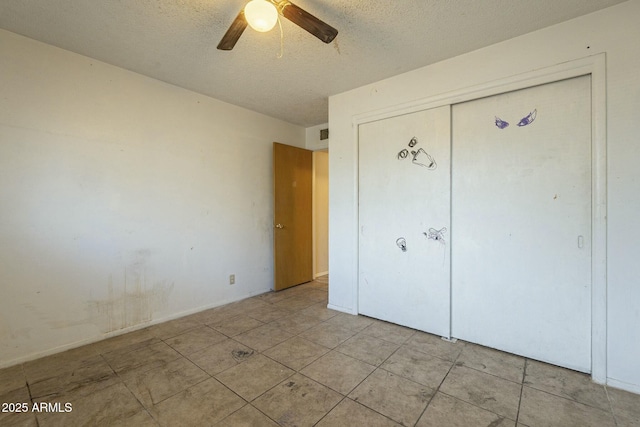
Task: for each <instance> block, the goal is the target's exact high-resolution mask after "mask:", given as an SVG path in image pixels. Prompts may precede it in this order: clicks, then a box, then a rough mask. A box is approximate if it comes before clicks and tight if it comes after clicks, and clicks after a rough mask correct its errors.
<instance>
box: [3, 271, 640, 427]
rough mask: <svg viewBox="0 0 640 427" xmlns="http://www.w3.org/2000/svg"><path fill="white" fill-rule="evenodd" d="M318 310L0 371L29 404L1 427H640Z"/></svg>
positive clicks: (587, 392) (297, 305)
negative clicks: (44, 407)
mask: <svg viewBox="0 0 640 427" xmlns="http://www.w3.org/2000/svg"><path fill="white" fill-rule="evenodd" d="M321 279H322V278H321ZM326 305H327V284H326V279H325V280H319V281H315V282H311V283H308V284H305V285H302V286H298V287H295V288H291V289H288V290H285V291H282V292H278V293H268V294H264V295H260V296H257V297H253V298H249V299H246V300H243V301H240V302H237V303H234V304H230V305H227V306H224V307H219V308H215V309H212V310H207V311H204V312H201V313H198V314H195V315H192V316H188V317H185V318H181V319H178V320H173V321H170V322H166V323H163V324H159V325H155V326H152V327H149V328H147V329H144V330H140V331H136V332H132V333H129V334H126V335H122V336H118V337H115V338H111V339H108V340H105V341H101V342H98V343H95V344H92V345H88V346H84V347H81V348H77V349H74V350H70V351H67V352H65V353H61V354H57V355H53V356H50V357H46V358H42V359H39V360H35V361H32V362H28V363H24V364H23V365H19V366H14V367H10V368H7V369H4V370H0V402H3V403H18V402H24V403H28V405H29V412H27V413H21V414H15V413H7V412H0V425H2V426H14V425H16V426H18V425H19V426H65V427H66V426H75V425H91V426H93V425H105V426H106V425H108V426H156V425H161V426H211V425H215V426H277V425H282V426H314V425H315V426H319V427H327V426H367V427H374V426H398V425H404V426H417V427H446V426H474V427H475V426H487V427H498V426H502V427H504V426H513V427H515V426H519V427H525V426H526V427H538V426H558V427H570V426H580V427H589V426H593V427H606V426H618V427H622V426H640V396H637V395H634V394H631V393H627V392H623V391H620V390H616V389H612V388H605V387H603V386H599V385H596V384H593V383H591V382H590V380H589V377H588V376H586V375H583V374H580V373H577V372H573V371H569V370H566V369H562V368H558V367H555V366H550V365H547V364H544V363H540V362H536V361H533V360H528V359H525V358H522V357H518V356H514V355H510V354H506V353H502V352H499V351H495V350H491V349H488V348H485V347H481V346H478V345H474V344H470V343H464V342H461V341H458V342H457V343H450V342H447V341H443V340H441V339H440V338H439V337H436V336H433V335H430V334H426V333H423V332H418V331H414V330H412V329H408V328H403V327H400V326H397V325H393V324H390V323H385V322H381V321H378V320H374V319H370V318H367V317H362V316H351V315H347V314H342V313H339V312H336V311H332V310H329V309H327V308H326ZM42 403H44V404H45V405H47V404H51V405H49V406H48V407H49V408H52V409H57V410H60V412H46V411H43V412H33V410H32V409H33V404H37V405H41V404H42ZM56 403H59V404H60V406H58V407H57V406H56V405H55V404H56ZM66 403H69V404H71V409H72V411H71V412H62V411H63V410H65V406H64V405H65V404H66ZM4 409H8V408H4Z"/></svg>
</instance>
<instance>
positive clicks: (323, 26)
mask: <svg viewBox="0 0 640 427" xmlns="http://www.w3.org/2000/svg"><path fill="white" fill-rule="evenodd" d="M280 7H281V9H280V10H281V12H280V13H282V15H283V16H284V17H285V18H287V19H288V20H289V21H291V22H293V23H294V24H296V25H297V26H299V27H300V28H302V29H304V30H307V31H308V32H310V33H311V34H313V35H314V36H316V37H317V38H319V39H320V40H322V41H323V42H325V43H331V42H332V41H333V39H335V38H336V36H337V35H338V30H336V29H335V28H333V27H332V26H331V25H329V24H327V23H325V22H323V21H321V20H319V19H318V18H316V17H315V16H313V15H312V14H310V13H309V12H307V11H306V10H304V9H301V8H300V7H298V6H296V5H295V4H293V3H291V2H288V1H286V2H284V4H283V5H282V6H280Z"/></svg>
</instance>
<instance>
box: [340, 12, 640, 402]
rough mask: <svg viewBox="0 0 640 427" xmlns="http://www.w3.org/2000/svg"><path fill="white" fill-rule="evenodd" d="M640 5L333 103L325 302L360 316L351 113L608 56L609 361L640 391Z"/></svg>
mask: <svg viewBox="0 0 640 427" xmlns="http://www.w3.org/2000/svg"><path fill="white" fill-rule="evenodd" d="M638 22H640V0H632V1H629V2H626V3H623V4H620V5H618V6H614V7H612V8H609V9H605V10H603V11H600V12H597V13H594V14H590V15H587V16H584V17H581V18H578V19H574V20H571V21H567V22H565V23H562V24H559V25H555V26H552V27H549V28H546V29H543V30H540V31H536V32H534V33H530V34H527V35H524V36H521V37H518V38H515V39H512V40H508V41H506V42H503V43H499V44H496V45H493V46H490V47H487V48H485V49H480V50H478V51H475V52H471V53H469V54H465V55H461V56H458V57H456V58H453V59H450V60H447V61H443V62H440V63H437V64H434V65H431V66H428V67H424V68H421V69H418V70H415V71H412V72H409V73H406V74H403V75H399V76H396V77H393V78H390V79H387V80H383V81H380V82H377V83H374V84H371V85H367V86H364V87H361V88H358V89H355V90H352V91H349V92H345V93H343V94H339V95H336V96H332V97H330V99H329V123H330V128H331V139H330V141H331V142H330V150H329V176H330V189H331V191H330V201H329V204H330V207H331V209H330V213H329V224H330V225H329V226H330V237H329V247H330V253H329V268H330V271H331V283H330V292H329V303H330V305H331V306H332V307H334V308H338V309H341V310H343V311H347V312H353V313H355V312H357V261H358V259H357V256H358V251H357V248H358V223H357V218H358V213H357V204H358V197H357V185H358V184H357V176H358V175H357V164H358V158H357V153H358V151H357V142H356V140H355V138H354V129H353V127H352V119H353V117H354V116H357V115H360V114H363V113H367V112H371V111H376V110H381V109H388V108H390V107H392V106H395V105H401V104H406V103H408V102H410V101H414V100H419V99H427V98H432V97H435V96H438V95H440V94H445V93H447V92H452V91H459V90H461V89H463V88H466V87H474V86H477V85H481V84H487V83H489V82H494V81H495V82H498V83H499V81H500V80H501V79H505V78H508V77H512V76H515V75H518V74H521V73H526V72H530V71H532V70H537V69H541V68H545V67H549V66H553V65H557V64H561V63H563V62H566V61H571V60H574V59H579V58H584V57H586V56H589V55H594V54H597V53H601V52H605V53H606V61H607V70H606V72H607V146H608V153H607V155H608V174H607V186H608V187H607V190H608V205H607V208H608V238H607V249H608V261H607V274H608V283H607V285H608V300H607V301H608V309H607V310H608V328H607V340H608V359H607V360H608V363H607V376H608V382H609V384H611V385H614V386H617V387H621V388H626V389H628V390H632V391H635V392H640V364H639V363H638V360H640V327H638V325H640V286H639V285H638V283H639V281H638V277H640V263H638V262H637V255H638V254H639V253H640V222H639V221H638V219H637V218H638V212H639V211H640V186H639V185H638V183H639V182H640V172H639V169H638V167H637V159H638V158H640V143H639V142H638V141H639V135H640V121H638V118H637V115H638V112H640V73H639V72H638V70H639V69H640V44H639V43H638V40H640V26H639V25H638Z"/></svg>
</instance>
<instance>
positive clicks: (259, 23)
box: [244, 0, 278, 33]
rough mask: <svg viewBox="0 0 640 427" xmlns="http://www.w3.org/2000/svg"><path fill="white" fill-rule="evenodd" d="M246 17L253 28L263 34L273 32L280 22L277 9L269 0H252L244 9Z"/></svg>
mask: <svg viewBox="0 0 640 427" xmlns="http://www.w3.org/2000/svg"><path fill="white" fill-rule="evenodd" d="M244 16H245V18H246V19H247V22H248V23H249V25H250V26H251V28H253V29H254V30H256V31H259V32H261V33H265V32H267V31H269V30H271V29H272V28H273V27H274V26H275V25H276V22H278V11H277V10H276V7H275V6H274V5H273V4H272V3H270V2H268V1H267V0H251V1H250V2H249V3H247V5H246V6H245V7H244Z"/></svg>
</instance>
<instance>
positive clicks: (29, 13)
mask: <svg viewBox="0 0 640 427" xmlns="http://www.w3.org/2000/svg"><path fill="white" fill-rule="evenodd" d="M246 1H248V0H1V1H0V28H4V29H6V30H9V31H12V32H15V33H18V34H22V35H25V36H27V37H30V38H33V39H36V40H40V41H43V42H45V43H48V44H51V45H54V46H58V47H61V48H63V49H67V50H70V51H73V52H77V53H79V54H82V55H86V56H89V57H92V58H95V59H98V60H101V61H104V62H107V63H109V64H113V65H116V66H119V67H122V68H126V69H128V70H132V71H135V72H138V73H140V74H144V75H147V76H150V77H153V78H156V79H159V80H163V81H165V82H168V83H172V84H174V85H177V86H181V87H183V88H186V89H190V90H193V91H195V92H199V93H202V94H205V95H209V96H212V97H214V98H217V99H220V100H223V101H226V102H230V103H233V104H236V105H239V106H242V107H246V108H249V109H251V110H255V111H258V112H261V113H264V114H267V115H269V116H273V117H277V118H280V119H282V120H286V121H288V122H291V123H294V124H298V125H301V126H305V127H309V126H314V125H318V124H322V123H326V122H327V117H328V111H327V109H328V96H330V95H333V94H337V93H340V92H344V91H346V90H349V89H353V88H356V87H359V86H362V85H365V84H368V83H371V82H375V81H378V80H381V79H384V78H386V77H390V76H393V75H396V74H400V73H403V72H406V71H410V70H413V69H416V68H419V67H422V66H425V65H428V64H432V63H435V62H438V61H441V60H444V59H447V58H451V57H454V56H457V55H460V54H463V53H465V52H470V51H472V50H475V49H478V48H481V47H484V46H488V45H491V44H493V43H497V42H500V41H503V40H507V39H510V38H512V37H515V36H518V35H521V34H525V33H528V32H531V31H534V30H537V29H540V28H543V27H547V26H549V25H553V24H556V23H559V22H562V21H566V20H568V19H571V18H574V17H577V16H580V15H584V14H587V13H590V12H594V11H596V10H599V9H603V8H605V7H608V6H612V5H614V4H617V3H621V2H622V0H536V1H528V0H396V1H390V0H297V1H296V0H294V2H293V3H295V4H296V5H298V6H300V7H302V8H303V9H305V10H307V11H308V12H310V13H312V14H313V15H315V16H317V17H318V18H320V19H322V20H324V21H325V22H327V23H328V24H330V25H332V26H333V27H335V28H337V29H338V31H339V33H338V36H337V37H336V39H335V40H334V41H333V42H332V43H330V44H328V45H326V44H324V43H322V42H321V41H320V40H318V39H316V38H315V37H313V36H312V35H310V34H309V33H307V32H305V31H304V30H302V29H300V28H299V27H296V26H295V25H294V24H292V23H290V22H289V21H286V20H285V19H283V22H282V26H283V29H284V57H283V58H281V59H278V58H277V57H276V56H277V54H278V53H279V51H280V34H279V30H278V29H277V28H278V27H277V26H276V29H274V30H272V31H271V32H269V33H262V34H261V33H257V32H255V31H253V30H251V28H247V29H246V30H245V32H244V34H243V35H242V37H241V38H240V41H239V42H238V44H236V46H235V48H234V49H233V50H232V51H226V52H225V51H219V50H217V49H216V45H217V44H218V42H219V41H220V38H221V37H222V35H223V34H224V33H225V31H226V30H227V28H228V26H229V24H231V22H232V21H233V19H234V18H235V16H236V15H237V14H238V12H239V10H240V9H241V8H242V7H243V6H244V4H245V3H246Z"/></svg>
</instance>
